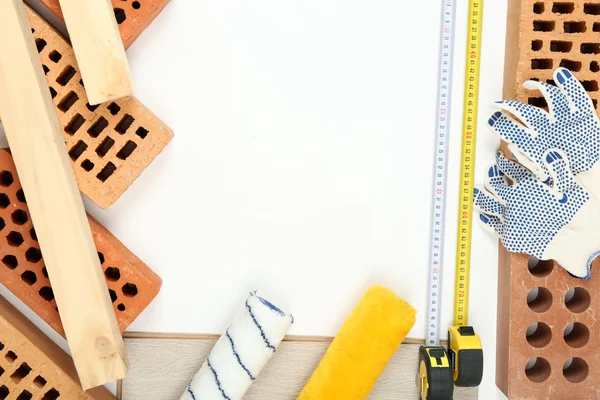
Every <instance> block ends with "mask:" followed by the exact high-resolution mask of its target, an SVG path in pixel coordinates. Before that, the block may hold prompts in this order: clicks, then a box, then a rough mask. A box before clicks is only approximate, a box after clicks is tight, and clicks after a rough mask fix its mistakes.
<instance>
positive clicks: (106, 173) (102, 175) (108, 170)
mask: <svg viewBox="0 0 600 400" xmlns="http://www.w3.org/2000/svg"><path fill="white" fill-rule="evenodd" d="M116 169H117V167H116V166H115V164H113V163H112V162H110V161H109V162H108V164H106V166H105V167H104V168H102V171H100V172H99V173H98V175H96V178H98V180H99V181H101V182H106V180H107V179H108V178H110V176H111V175H112V174H113V173H114V172H115V171H116Z"/></svg>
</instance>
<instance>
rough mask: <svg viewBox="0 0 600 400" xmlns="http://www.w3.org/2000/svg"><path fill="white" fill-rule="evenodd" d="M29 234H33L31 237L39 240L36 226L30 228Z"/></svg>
mask: <svg viewBox="0 0 600 400" xmlns="http://www.w3.org/2000/svg"><path fill="white" fill-rule="evenodd" d="M29 236H31V238H32V239H33V240H35V241H36V242H37V240H38V239H37V233H35V228H31V229H30V230H29Z"/></svg>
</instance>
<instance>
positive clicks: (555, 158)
mask: <svg viewBox="0 0 600 400" xmlns="http://www.w3.org/2000/svg"><path fill="white" fill-rule="evenodd" d="M544 162H545V163H546V165H547V167H548V172H549V173H550V177H551V178H552V181H553V183H554V185H553V187H554V188H555V189H556V190H558V192H559V193H564V192H566V191H567V190H568V189H569V188H571V187H573V185H575V184H576V182H575V177H574V176H573V173H572V172H571V168H570V167H569V161H568V160H567V156H566V155H565V153H563V152H562V151H560V150H558V149H551V150H548V151H546V152H545V153H544ZM565 201H567V198H566V195H565V196H564V197H563V198H562V199H561V200H559V202H561V203H562V202H565Z"/></svg>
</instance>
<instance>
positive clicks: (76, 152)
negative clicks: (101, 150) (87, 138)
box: [69, 140, 88, 161]
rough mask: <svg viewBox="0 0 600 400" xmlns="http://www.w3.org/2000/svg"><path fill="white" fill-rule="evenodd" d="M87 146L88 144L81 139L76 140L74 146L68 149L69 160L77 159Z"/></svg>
mask: <svg viewBox="0 0 600 400" xmlns="http://www.w3.org/2000/svg"><path fill="white" fill-rule="evenodd" d="M87 147H88V145H87V144H85V142H84V141H83V140H80V141H78V142H77V143H76V144H75V146H73V147H71V150H69V156H70V157H71V160H73V161H75V160H77V159H78V158H79V157H80V156H81V155H82V154H83V152H84V151H85V150H86V149H87Z"/></svg>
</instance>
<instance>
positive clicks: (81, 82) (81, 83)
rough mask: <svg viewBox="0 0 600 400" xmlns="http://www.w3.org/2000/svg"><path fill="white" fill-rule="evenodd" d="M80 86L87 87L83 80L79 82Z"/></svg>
mask: <svg viewBox="0 0 600 400" xmlns="http://www.w3.org/2000/svg"><path fill="white" fill-rule="evenodd" d="M79 84H80V85H81V86H83V87H84V88H85V85H84V84H83V79H80V80H79Z"/></svg>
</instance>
